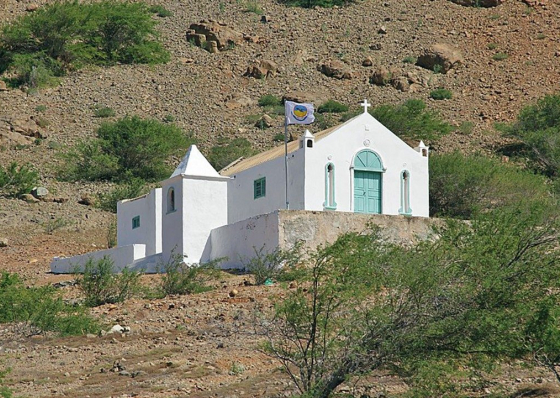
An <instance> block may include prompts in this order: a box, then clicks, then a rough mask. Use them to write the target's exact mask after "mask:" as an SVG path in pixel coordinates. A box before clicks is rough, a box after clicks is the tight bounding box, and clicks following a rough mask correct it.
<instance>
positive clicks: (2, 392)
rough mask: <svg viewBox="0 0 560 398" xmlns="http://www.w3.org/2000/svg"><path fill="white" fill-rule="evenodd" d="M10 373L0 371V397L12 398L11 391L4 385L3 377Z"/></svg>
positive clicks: (7, 370) (8, 370)
mask: <svg viewBox="0 0 560 398" xmlns="http://www.w3.org/2000/svg"><path fill="white" fill-rule="evenodd" d="M9 372H10V369H6V370H0V397H1V398H12V397H13V393H12V390H11V389H10V388H8V387H6V386H5V385H4V377H6V375H7V374H8V373H9Z"/></svg>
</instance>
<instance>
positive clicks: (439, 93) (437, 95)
mask: <svg viewBox="0 0 560 398" xmlns="http://www.w3.org/2000/svg"><path fill="white" fill-rule="evenodd" d="M451 97H453V93H452V92H451V91H449V90H447V89H445V88H438V89H435V90H432V91H430V98H432V99H435V100H445V99H451Z"/></svg>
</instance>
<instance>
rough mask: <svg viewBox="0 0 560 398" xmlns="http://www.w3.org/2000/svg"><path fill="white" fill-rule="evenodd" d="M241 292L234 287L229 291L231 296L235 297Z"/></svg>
mask: <svg viewBox="0 0 560 398" xmlns="http://www.w3.org/2000/svg"><path fill="white" fill-rule="evenodd" d="M238 294H239V292H238V291H237V290H236V289H233V290H231V291H230V292H229V297H235V296H237V295H238Z"/></svg>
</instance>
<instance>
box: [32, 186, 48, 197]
mask: <svg viewBox="0 0 560 398" xmlns="http://www.w3.org/2000/svg"><path fill="white" fill-rule="evenodd" d="M48 194H49V190H48V189H47V188H45V187H35V188H33V190H32V191H31V195H33V196H35V197H36V198H37V199H44V198H45V197H46V196H47V195H48Z"/></svg>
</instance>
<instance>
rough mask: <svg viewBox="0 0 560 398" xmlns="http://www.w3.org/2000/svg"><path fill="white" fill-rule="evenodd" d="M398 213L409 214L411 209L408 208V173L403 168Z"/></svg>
mask: <svg viewBox="0 0 560 398" xmlns="http://www.w3.org/2000/svg"><path fill="white" fill-rule="evenodd" d="M399 213H400V214H405V215H411V214H412V209H411V208H410V173H409V172H408V171H407V170H404V171H403V172H402V173H401V208H400V209H399Z"/></svg>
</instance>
